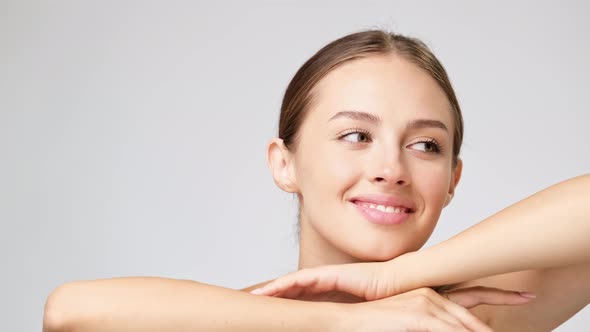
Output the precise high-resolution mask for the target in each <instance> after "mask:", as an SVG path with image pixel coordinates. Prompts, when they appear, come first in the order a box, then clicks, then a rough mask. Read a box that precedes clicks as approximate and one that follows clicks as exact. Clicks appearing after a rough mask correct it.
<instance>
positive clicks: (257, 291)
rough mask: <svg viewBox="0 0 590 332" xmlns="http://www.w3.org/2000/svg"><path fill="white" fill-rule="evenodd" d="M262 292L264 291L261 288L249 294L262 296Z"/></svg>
mask: <svg viewBox="0 0 590 332" xmlns="http://www.w3.org/2000/svg"><path fill="white" fill-rule="evenodd" d="M263 290H264V288H262V287H261V288H256V289H255V290H253V291H251V292H250V293H251V294H254V295H260V294H262V291H263Z"/></svg>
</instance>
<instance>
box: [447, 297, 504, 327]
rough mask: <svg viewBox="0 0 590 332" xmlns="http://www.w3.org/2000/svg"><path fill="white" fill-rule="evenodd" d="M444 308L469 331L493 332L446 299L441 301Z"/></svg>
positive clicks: (469, 313)
mask: <svg viewBox="0 0 590 332" xmlns="http://www.w3.org/2000/svg"><path fill="white" fill-rule="evenodd" d="M442 301H443V306H444V308H445V309H446V310H447V311H448V312H449V313H451V314H452V315H453V316H455V317H456V318H457V319H459V320H460V321H461V324H462V325H463V326H465V327H466V328H468V329H469V331H476V332H493V331H492V329H491V328H490V327H489V326H487V325H486V324H485V323H484V322H482V321H481V320H480V319H479V318H477V317H476V316H475V315H474V314H473V313H471V312H470V311H469V310H467V309H466V308H464V307H462V306H460V305H458V304H456V303H454V302H453V301H451V300H448V299H447V298H444V299H442Z"/></svg>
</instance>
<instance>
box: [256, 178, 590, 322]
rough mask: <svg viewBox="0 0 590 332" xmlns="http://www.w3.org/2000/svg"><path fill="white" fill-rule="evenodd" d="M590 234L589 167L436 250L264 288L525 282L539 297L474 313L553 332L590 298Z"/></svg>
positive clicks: (367, 291) (373, 295)
mask: <svg viewBox="0 0 590 332" xmlns="http://www.w3.org/2000/svg"><path fill="white" fill-rule="evenodd" d="M589 239H590V174H587V175H583V176H579V177H576V178H573V179H569V180H566V181H563V182H561V183H558V184H556V185H553V186H551V187H549V188H547V189H544V190H542V191H540V192H538V193H536V194H534V195H532V196H530V197H528V198H526V199H523V200H522V201H520V202H518V203H516V204H513V205H511V206H509V207H507V208H506V209H504V210H502V211H500V212H498V213H496V214H494V215H492V216H491V217H489V218H487V219H485V220H484V221H482V222H480V223H478V224H476V225H474V226H473V227H471V228H469V229H467V230H465V231H463V232H462V233H460V234H458V235H456V236H454V237H452V238H451V239H449V240H447V241H444V242H441V243H440V244H438V245H435V246H433V247H430V248H428V249H425V250H420V251H416V252H412V253H408V254H405V255H402V256H400V257H398V258H396V259H393V260H391V261H388V262H383V263H359V264H344V265H334V266H325V267H319V268H315V269H308V270H302V271H298V272H295V273H293V274H290V275H287V276H284V277H282V278H278V279H277V280H275V281H273V282H271V283H270V284H268V285H266V286H265V287H264V288H263V289H262V290H261V291H260V293H262V294H265V295H281V294H297V293H298V292H300V291H311V292H323V291H329V290H339V291H344V292H348V293H351V294H355V295H357V296H360V297H364V298H366V299H369V300H375V299H379V298H384V297H387V296H391V295H393V294H397V293H401V292H405V291H408V290H412V289H415V288H418V287H424V286H439V285H449V284H451V285H453V286H452V289H457V288H463V287H468V286H469V287H470V286H488V287H497V288H502V289H517V290H520V291H528V292H532V293H534V294H536V295H537V298H536V299H535V300H534V301H532V302H531V303H529V304H526V305H523V306H519V307H506V306H495V307H492V306H480V307H478V308H474V309H472V312H473V313H474V314H476V316H478V317H479V318H480V319H482V320H484V321H485V322H487V323H488V324H490V325H491V326H492V327H493V328H495V329H497V330H499V331H549V330H552V329H554V328H555V327H556V326H558V325H560V324H561V323H563V322H564V321H565V320H567V319H568V318H570V317H571V316H573V315H574V314H575V313H576V312H578V311H579V310H581V309H582V308H583V307H584V306H586V305H587V304H588V303H589V302H590V240H589ZM376 267H377V268H376ZM375 270H376V271H378V272H377V274H378V275H375V272H373V271H375ZM363 273H364V275H365V278H364V281H365V282H364V283H360V282H358V280H359V279H362V278H359V277H358V276H359V275H363ZM349 276H356V278H355V279H353V278H352V277H349ZM335 281H336V282H335ZM367 281H368V282H367Z"/></svg>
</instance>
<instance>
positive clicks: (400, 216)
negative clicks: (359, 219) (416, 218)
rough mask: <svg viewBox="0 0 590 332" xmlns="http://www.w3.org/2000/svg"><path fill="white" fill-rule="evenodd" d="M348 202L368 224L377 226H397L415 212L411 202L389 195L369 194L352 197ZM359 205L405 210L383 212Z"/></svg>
mask: <svg viewBox="0 0 590 332" xmlns="http://www.w3.org/2000/svg"><path fill="white" fill-rule="evenodd" d="M350 202H352V203H354V205H355V207H356V208H357V209H358V211H359V212H360V213H361V214H362V215H363V216H364V217H365V218H366V219H367V220H369V221H370V222H372V223H374V224H379V225H399V224H401V223H403V222H405V221H406V220H408V219H409V218H410V216H411V214H412V213H413V212H414V211H415V210H416V207H415V205H414V203H412V201H410V200H407V199H404V198H401V197H396V196H390V195H382V194H370V195H362V196H357V197H353V198H351V199H350ZM361 203H367V204H375V205H384V206H394V207H402V208H405V209H406V210H407V211H406V212H401V213H397V212H393V213H390V212H383V211H379V210H377V209H372V208H370V207H366V206H363V205H362V204H361Z"/></svg>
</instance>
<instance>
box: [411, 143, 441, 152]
mask: <svg viewBox="0 0 590 332" xmlns="http://www.w3.org/2000/svg"><path fill="white" fill-rule="evenodd" d="M408 146H414V147H418V148H417V149H416V150H419V151H422V152H426V153H437V154H438V153H441V152H442V146H441V145H440V144H439V143H438V142H437V141H435V140H433V139H429V140H425V141H420V142H416V143H413V144H410V145H408Z"/></svg>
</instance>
